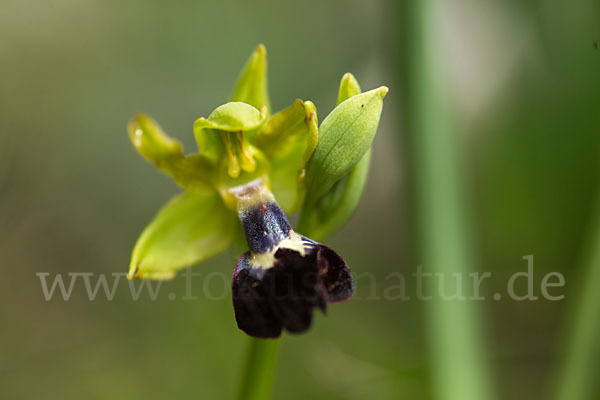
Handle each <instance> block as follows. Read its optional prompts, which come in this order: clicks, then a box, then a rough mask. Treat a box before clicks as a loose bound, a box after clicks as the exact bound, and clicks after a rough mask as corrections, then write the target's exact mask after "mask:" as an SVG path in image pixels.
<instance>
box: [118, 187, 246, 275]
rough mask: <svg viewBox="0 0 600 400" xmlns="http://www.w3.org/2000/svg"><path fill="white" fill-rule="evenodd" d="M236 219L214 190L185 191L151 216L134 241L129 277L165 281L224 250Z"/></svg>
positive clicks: (231, 240) (233, 231)
mask: <svg viewBox="0 0 600 400" xmlns="http://www.w3.org/2000/svg"><path fill="white" fill-rule="evenodd" d="M236 229H237V221H236V217H235V214H234V213H232V212H231V211H229V210H228V209H227V208H225V206H224V204H223V201H222V200H221V198H220V196H219V195H218V194H217V193H216V192H212V193H192V192H184V193H182V194H179V195H177V196H175V197H174V198H173V199H172V200H171V201H170V202H169V203H167V204H166V205H165V206H164V207H163V208H162V209H161V210H160V211H159V212H158V214H157V215H156V217H154V220H153V221H152V222H151V223H150V224H149V225H148V226H147V227H146V228H145V229H144V231H143V232H142V234H141V235H140V237H139V239H138V240H137V242H136V244H135V247H134V249H133V253H132V255H131V263H130V266H129V273H128V275H127V277H128V278H129V279H137V278H141V279H156V280H166V279H171V278H173V277H174V276H175V274H176V273H177V271H178V270H180V269H183V268H186V267H188V266H191V265H193V264H195V263H198V262H201V261H204V260H206V259H207V258H210V257H212V256H214V255H217V254H218V253H221V252H222V251H224V250H225V249H227V248H228V247H229V246H230V245H231V243H232V242H233V238H234V236H235V230H236Z"/></svg>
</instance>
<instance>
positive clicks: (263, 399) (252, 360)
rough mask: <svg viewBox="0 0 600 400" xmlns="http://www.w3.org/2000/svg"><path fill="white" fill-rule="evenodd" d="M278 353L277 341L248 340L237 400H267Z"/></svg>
mask: <svg viewBox="0 0 600 400" xmlns="http://www.w3.org/2000/svg"><path fill="white" fill-rule="evenodd" d="M278 353H279V339H257V338H249V339H248V350H247V354H246V360H245V362H244V369H243V371H242V377H241V380H240V386H239V389H238V396H237V398H238V400H268V399H270V398H271V394H272V392H273V379H274V377H275V367H276V365H277V355H278Z"/></svg>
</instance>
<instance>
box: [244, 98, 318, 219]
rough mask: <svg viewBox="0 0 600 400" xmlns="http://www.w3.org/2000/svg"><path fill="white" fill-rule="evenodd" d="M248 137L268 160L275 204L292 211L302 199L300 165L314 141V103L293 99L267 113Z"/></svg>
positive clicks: (306, 157) (302, 179)
mask: <svg viewBox="0 0 600 400" xmlns="http://www.w3.org/2000/svg"><path fill="white" fill-rule="evenodd" d="M249 140H250V141H251V142H252V143H253V144H254V145H255V146H256V147H258V148H260V149H261V150H262V151H263V153H264V154H265V155H266V156H267V158H268V159H269V161H270V163H271V173H270V188H271V191H272V192H273V194H274V195H275V198H276V199H277V202H278V204H279V205H280V206H281V208H283V210H284V211H285V212H287V213H294V212H295V211H296V210H297V209H298V207H299V206H300V204H301V203H302V200H303V198H304V192H305V186H304V177H305V171H304V168H305V166H306V162H307V161H308V159H309V158H310V156H311V155H312V153H313V151H314V149H315V147H316V145H317V140H318V129H317V110H316V108H315V106H314V104H313V103H312V102H310V101H307V102H303V101H302V100H300V99H298V100H296V101H295V102H294V103H293V104H292V105H291V106H289V107H288V108H286V109H284V110H283V111H280V112H278V113H276V114H274V115H273V116H271V118H269V120H268V121H267V123H266V124H265V125H264V126H263V127H262V129H261V130H259V131H257V132H256V133H254V134H250V135H249Z"/></svg>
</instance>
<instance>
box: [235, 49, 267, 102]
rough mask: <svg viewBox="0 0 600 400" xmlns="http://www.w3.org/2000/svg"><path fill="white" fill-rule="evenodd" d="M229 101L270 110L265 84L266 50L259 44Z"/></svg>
mask: <svg viewBox="0 0 600 400" xmlns="http://www.w3.org/2000/svg"><path fill="white" fill-rule="evenodd" d="M231 101H241V102H243V103H248V104H250V105H251V106H254V107H256V108H259V109H260V108H262V107H266V108H267V111H269V110H270V109H271V104H270V102H269V90H268V84H267V49H266V48H265V46H264V45H262V44H259V45H258V47H256V49H255V50H254V52H253V53H252V55H251V56H250V58H249V59H248V61H247V62H246V65H245V66H244V69H243V70H242V72H241V73H240V76H239V78H238V82H237V84H236V86H235V89H234V90H233V94H232V95H231Z"/></svg>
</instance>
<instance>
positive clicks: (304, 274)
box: [232, 186, 355, 338]
mask: <svg viewBox="0 0 600 400" xmlns="http://www.w3.org/2000/svg"><path fill="white" fill-rule="evenodd" d="M257 187H258V186H257ZM244 199H245V201H246V204H245V205H242V207H241V208H240V212H239V216H240V220H241V221H242V225H243V227H244V232H245V234H246V240H247V242H248V247H249V249H250V250H249V251H248V252H246V253H244V254H243V255H242V257H240V259H239V261H238V263H237V266H236V268H235V271H234V273H233V280H232V292H233V306H234V310H235V318H236V321H237V324H238V327H239V328H240V329H241V330H242V331H244V332H245V333H247V334H248V335H251V336H255V337H261V338H267V337H278V336H279V335H280V334H281V331H282V329H285V330H287V331H288V332H292V333H300V332H304V331H306V330H307V329H309V328H310V326H311V323H312V318H313V310H314V309H315V308H318V309H320V310H321V311H322V312H323V313H325V312H326V310H327V303H337V302H341V301H344V300H347V299H349V298H350V297H351V296H352V294H353V293H354V289H355V286H354V281H353V280H352V275H351V273H350V269H349V268H348V265H346V263H345V262H344V260H343V259H342V258H341V257H340V256H339V255H338V254H337V253H336V252H335V251H333V250H332V249H330V248H329V247H327V246H325V245H322V244H320V243H317V242H315V241H313V240H311V239H309V238H306V237H304V236H302V235H300V234H298V233H296V232H295V231H294V230H293V229H292V227H291V225H290V223H289V222H288V220H287V218H286V216H285V214H284V212H283V211H282V210H281V208H280V207H279V206H278V205H277V203H276V202H275V200H274V198H273V197H272V195H270V193H268V191H267V192H264V191H263V192H261V190H260V189H257V190H256V191H254V192H253V191H252V190H250V191H249V192H248V193H246V195H245V196H244Z"/></svg>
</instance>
